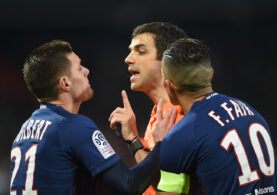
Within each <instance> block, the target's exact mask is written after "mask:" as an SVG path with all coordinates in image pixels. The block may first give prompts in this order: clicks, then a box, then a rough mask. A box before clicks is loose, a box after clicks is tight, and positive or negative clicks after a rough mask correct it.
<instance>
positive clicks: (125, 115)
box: [109, 90, 149, 163]
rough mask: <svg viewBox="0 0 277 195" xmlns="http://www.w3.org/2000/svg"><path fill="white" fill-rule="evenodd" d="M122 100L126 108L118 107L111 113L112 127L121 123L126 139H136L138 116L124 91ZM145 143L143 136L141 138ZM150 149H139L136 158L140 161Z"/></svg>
mask: <svg viewBox="0 0 277 195" xmlns="http://www.w3.org/2000/svg"><path fill="white" fill-rule="evenodd" d="M122 100H123V105H124V108H120V107H118V108H116V109H115V110H114V111H113V112H112V113H111V115H110V118H109V121H110V127H111V128H112V129H115V128H116V125H117V124H121V132H122V137H123V139H124V140H127V141H131V140H133V141H135V140H134V138H135V137H138V131H137V125H136V116H135V114H134V112H133V109H132V107H131V105H130V102H129V100H128V96H127V94H126V92H125V91H124V90H123V91H122ZM139 139H140V140H141V142H142V144H143V145H144V144H145V143H144V140H143V138H139ZM148 153H149V151H146V150H144V149H139V150H137V152H136V153H135V155H134V156H135V160H136V161H137V162H138V163H139V162H141V161H142V160H143V159H145V157H146V156H147V155H148Z"/></svg>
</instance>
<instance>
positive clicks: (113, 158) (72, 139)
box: [61, 117, 119, 176]
mask: <svg viewBox="0 0 277 195" xmlns="http://www.w3.org/2000/svg"><path fill="white" fill-rule="evenodd" d="M67 126H68V129H67V130H68V131H63V135H62V136H63V137H62V138H61V140H62V141H61V142H62V143H63V144H62V145H63V146H64V149H65V151H66V152H67V153H69V155H70V156H72V157H73V159H74V160H76V161H77V162H79V163H81V164H82V165H83V166H85V167H86V168H87V169H88V170H89V171H90V172H91V174H92V176H96V175H97V174H99V173H100V172H102V171H104V170H105V169H107V168H109V167H111V166H112V165H114V164H115V163H116V162H117V161H118V160H119V157H118V156H117V155H116V154H115V152H114V150H113V148H112V147H111V145H110V144H109V142H108V141H107V140H106V139H105V137H104V135H103V134H102V133H101V131H100V130H99V129H98V127H97V126H96V125H95V124H94V122H93V121H91V120H90V119H88V118H86V117H78V118H77V119H74V120H71V121H70V123H69V124H68V125H67Z"/></svg>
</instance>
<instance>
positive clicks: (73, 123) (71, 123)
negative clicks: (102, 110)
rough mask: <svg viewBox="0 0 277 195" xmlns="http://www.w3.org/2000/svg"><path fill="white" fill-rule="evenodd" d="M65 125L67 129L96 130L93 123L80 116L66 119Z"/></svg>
mask: <svg viewBox="0 0 277 195" xmlns="http://www.w3.org/2000/svg"><path fill="white" fill-rule="evenodd" d="M66 125H67V126H68V127H69V128H75V127H78V128H92V129H98V127H97V125H96V124H95V122H94V121H93V120H92V119H90V118H88V117H86V116H84V115H81V114H76V115H74V116H73V117H68V118H66Z"/></svg>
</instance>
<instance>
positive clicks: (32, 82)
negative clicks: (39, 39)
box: [23, 40, 72, 100]
mask: <svg viewBox="0 0 277 195" xmlns="http://www.w3.org/2000/svg"><path fill="white" fill-rule="evenodd" d="M71 52H72V47H71V45H70V43H68V42H65V41H61V40H53V41H50V42H47V43H44V44H43V45H41V46H39V47H38V48H36V49H34V50H33V51H32V52H31V53H30V54H29V55H28V57H27V58H26V59H25V63H24V67H23V75H24V80H25V83H26V85H27V87H28V89H29V90H30V91H31V92H32V93H33V94H34V95H35V96H36V97H37V98H38V99H39V100H41V99H43V98H46V99H47V100H55V99H56V98H57V96H58V82H59V77H60V76H61V75H68V76H70V75H71V71H70V67H71V63H70V61H69V59H68V58H67V56H66V55H67V54H69V53H71Z"/></svg>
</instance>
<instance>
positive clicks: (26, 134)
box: [14, 119, 52, 142]
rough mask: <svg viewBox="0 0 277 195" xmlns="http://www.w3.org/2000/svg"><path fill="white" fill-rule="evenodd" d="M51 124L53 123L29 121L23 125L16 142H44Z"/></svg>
mask: <svg viewBox="0 0 277 195" xmlns="http://www.w3.org/2000/svg"><path fill="white" fill-rule="evenodd" d="M51 124H52V122H51V121H45V120H33V119H31V120H29V122H28V121H27V122H25V123H24V124H23V125H22V127H21V129H20V131H19V133H18V135H17V137H16V138H15V140H14V142H19V141H21V140H26V139H35V140H42V138H43V135H44V134H45V131H46V130H47V128H48V126H49V125H51Z"/></svg>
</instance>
